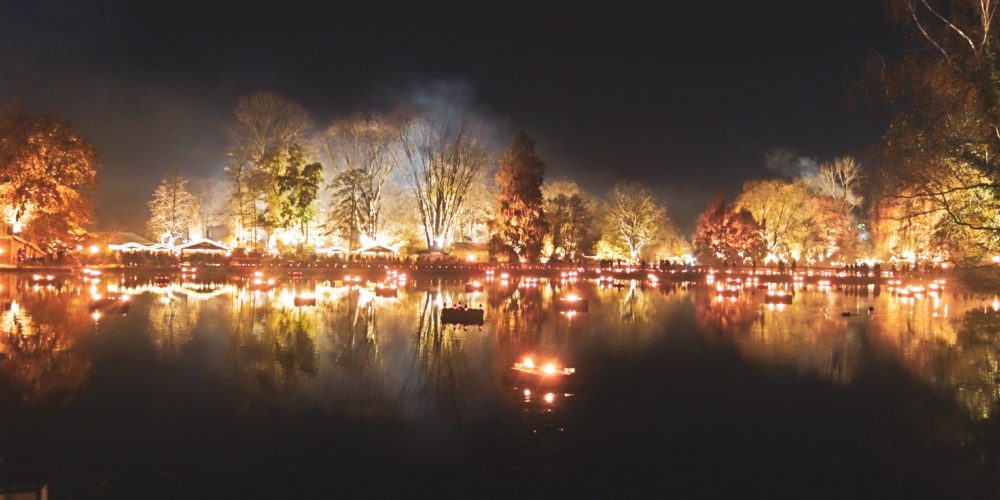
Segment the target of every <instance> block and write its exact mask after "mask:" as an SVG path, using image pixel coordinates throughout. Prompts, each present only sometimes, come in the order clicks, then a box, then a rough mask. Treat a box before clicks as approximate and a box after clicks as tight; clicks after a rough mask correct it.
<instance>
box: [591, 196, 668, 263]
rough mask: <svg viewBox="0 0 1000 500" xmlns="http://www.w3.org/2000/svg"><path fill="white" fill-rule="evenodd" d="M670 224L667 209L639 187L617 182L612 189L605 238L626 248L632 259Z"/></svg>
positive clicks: (637, 256)
mask: <svg viewBox="0 0 1000 500" xmlns="http://www.w3.org/2000/svg"><path fill="white" fill-rule="evenodd" d="M669 223H670V222H669V220H668V219H667V209H666V208H664V207H663V205H661V204H659V203H658V202H657V201H656V200H655V199H654V198H653V195H652V194H651V193H650V192H649V190H648V189H646V188H645V187H644V186H642V185H641V184H638V183H619V184H615V186H614V187H612V188H611V192H610V193H609V194H608V212H607V220H606V224H607V228H606V233H605V237H604V239H605V240H606V241H607V242H608V243H612V244H617V245H620V246H621V247H623V248H625V249H626V250H627V251H628V255H629V257H631V258H632V259H636V258H639V254H640V252H642V250H643V249H644V248H645V247H647V246H648V245H650V244H652V243H653V242H655V241H656V240H657V238H658V237H660V235H661V232H662V231H663V229H664V228H665V227H666V225H667V224H669Z"/></svg>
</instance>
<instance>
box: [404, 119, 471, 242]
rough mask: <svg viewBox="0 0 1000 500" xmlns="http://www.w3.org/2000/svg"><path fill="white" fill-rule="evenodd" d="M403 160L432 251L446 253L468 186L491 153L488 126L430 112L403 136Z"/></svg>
mask: <svg viewBox="0 0 1000 500" xmlns="http://www.w3.org/2000/svg"><path fill="white" fill-rule="evenodd" d="M400 139H401V141H400V145H401V150H402V154H401V155H399V156H398V160H399V161H400V163H401V167H402V170H403V172H404V174H405V176H406V178H407V181H408V182H409V183H410V188H411V189H412V191H413V195H414V198H415V199H416V202H417V210H418V213H419V214H420V220H421V223H422V226H423V233H424V239H425V241H426V243H427V246H428V247H429V248H435V249H438V250H442V249H444V248H445V246H446V245H447V243H448V242H449V241H450V238H451V235H452V230H453V229H454V225H455V219H456V216H457V214H458V213H459V212H460V211H461V209H462V207H463V206H464V205H465V203H466V201H467V199H468V193H469V188H470V186H471V185H472V183H473V182H474V181H475V180H476V179H477V178H478V175H479V173H480V172H481V171H482V170H483V169H485V168H486V166H487V164H488V163H489V159H490V155H489V152H488V149H487V146H486V136H485V131H484V129H483V125H482V124H481V123H479V122H477V121H475V120H474V119H473V118H471V117H469V116H464V115H462V116H455V115H453V114H450V113H446V112H441V111H439V112H430V113H426V114H424V115H422V116H419V117H417V118H416V119H414V120H412V121H411V122H410V123H409V124H408V125H406V126H405V127H403V129H402V130H401V132H400Z"/></svg>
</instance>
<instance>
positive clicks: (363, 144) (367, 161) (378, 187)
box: [320, 117, 399, 238]
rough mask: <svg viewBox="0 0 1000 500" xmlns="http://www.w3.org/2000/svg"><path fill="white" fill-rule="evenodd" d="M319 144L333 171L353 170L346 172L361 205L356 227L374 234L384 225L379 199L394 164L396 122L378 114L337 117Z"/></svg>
mask: <svg viewBox="0 0 1000 500" xmlns="http://www.w3.org/2000/svg"><path fill="white" fill-rule="evenodd" d="M320 147H321V149H323V150H324V151H325V153H326V156H327V158H329V161H330V166H331V167H332V168H333V170H334V171H335V172H347V171H354V173H352V174H350V176H351V178H352V179H355V180H356V181H357V182H356V183H355V184H356V188H357V190H358V193H357V194H358V196H359V197H360V198H359V199H360V202H361V207H362V213H361V216H360V218H359V222H358V227H357V229H358V230H359V231H360V232H361V234H363V235H365V236H367V237H369V238H375V237H376V236H377V235H379V234H380V233H382V231H383V229H384V221H383V217H382V212H383V204H384V203H383V201H384V198H385V194H386V193H385V187H386V182H387V181H388V180H389V177H390V175H391V174H392V172H393V170H394V168H395V165H396V161H395V157H394V155H395V154H398V149H399V130H398V126H397V125H396V124H394V123H390V122H389V121H388V120H386V119H384V118H380V117H377V118H362V117H354V118H348V119H346V120H340V121H337V122H335V123H334V124H333V125H331V126H330V127H329V128H328V129H327V130H326V131H325V132H324V133H323V134H322V136H321V138H320Z"/></svg>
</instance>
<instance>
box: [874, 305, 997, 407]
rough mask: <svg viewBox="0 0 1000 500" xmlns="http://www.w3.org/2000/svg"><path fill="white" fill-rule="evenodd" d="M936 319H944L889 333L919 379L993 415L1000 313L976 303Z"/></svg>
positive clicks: (965, 404)
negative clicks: (976, 306) (931, 325)
mask: <svg viewBox="0 0 1000 500" xmlns="http://www.w3.org/2000/svg"><path fill="white" fill-rule="evenodd" d="M917 323H918V324H919V323H920V322H917ZM935 323H941V325H938V327H937V328H923V329H917V330H914V329H910V330H899V331H898V332H899V333H898V334H897V336H896V337H895V338H893V339H891V340H893V341H894V342H895V343H896V344H898V347H899V351H898V352H899V353H900V355H901V356H902V357H903V362H904V364H905V365H906V367H907V369H908V370H909V371H910V372H911V373H913V374H914V375H915V376H916V377H917V378H919V379H920V380H923V381H926V382H927V383H929V384H931V385H933V386H935V387H938V388H939V389H942V390H946V391H948V392H951V393H953V397H954V398H955V399H956V401H958V402H959V403H960V404H961V405H962V406H963V407H965V408H966V409H967V410H968V411H969V412H970V414H971V415H973V416H974V417H976V418H981V419H987V418H989V417H990V416H991V415H992V414H993V413H994V412H995V411H996V409H997V405H998V401H1000V355H998V352H1000V314H998V313H997V312H994V311H992V310H983V309H972V310H969V311H967V312H966V313H965V314H964V315H962V316H960V318H956V319H955V320H954V321H944V320H942V321H941V322H935ZM911 324H912V322H911ZM945 324H946V325H948V327H947V328H944V327H943V325H945ZM952 327H957V331H956V330H954V329H953V328H952ZM893 331H894V330H893V328H891V327H890V328H886V331H885V333H886V334H889V333H891V332H893Z"/></svg>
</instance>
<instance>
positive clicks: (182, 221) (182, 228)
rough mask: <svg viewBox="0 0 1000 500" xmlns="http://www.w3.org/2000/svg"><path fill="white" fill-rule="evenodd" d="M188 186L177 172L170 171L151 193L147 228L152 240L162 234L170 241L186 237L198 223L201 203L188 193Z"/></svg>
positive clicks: (185, 180)
mask: <svg viewBox="0 0 1000 500" xmlns="http://www.w3.org/2000/svg"><path fill="white" fill-rule="evenodd" d="M187 183H188V181H187V179H185V178H184V177H182V176H181V175H180V174H179V173H177V171H176V170H171V171H170V172H168V173H167V176H166V177H164V178H163V180H162V181H160V185H159V186H157V188H156V191H153V199H151V200H150V201H149V212H150V217H149V221H148V222H147V224H146V227H147V228H148V230H149V233H150V235H151V236H152V237H153V238H154V239H159V238H160V237H161V236H163V235H165V236H166V237H167V238H169V239H173V238H189V237H190V234H191V231H192V229H193V228H194V227H195V226H196V225H197V224H198V220H199V218H198V214H199V211H200V204H199V203H198V199H197V198H195V196H194V195H193V194H191V192H190V191H188V189H187Z"/></svg>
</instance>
